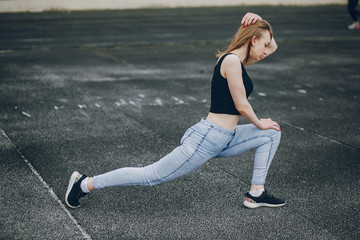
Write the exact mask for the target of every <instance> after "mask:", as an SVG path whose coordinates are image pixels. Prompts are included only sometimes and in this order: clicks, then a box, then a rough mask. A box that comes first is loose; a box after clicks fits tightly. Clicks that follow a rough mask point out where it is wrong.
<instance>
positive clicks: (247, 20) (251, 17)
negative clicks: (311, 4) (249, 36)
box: [241, 12, 262, 27]
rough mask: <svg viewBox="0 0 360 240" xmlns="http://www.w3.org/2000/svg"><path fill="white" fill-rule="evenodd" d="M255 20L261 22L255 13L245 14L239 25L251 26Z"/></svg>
mask: <svg viewBox="0 0 360 240" xmlns="http://www.w3.org/2000/svg"><path fill="white" fill-rule="evenodd" d="M257 20H262V18H261V17H260V16H259V15H257V14H255V13H250V12H248V13H246V14H245V16H244V17H243V18H242V20H241V25H244V27H248V26H250V25H251V24H254V23H256V21H257Z"/></svg>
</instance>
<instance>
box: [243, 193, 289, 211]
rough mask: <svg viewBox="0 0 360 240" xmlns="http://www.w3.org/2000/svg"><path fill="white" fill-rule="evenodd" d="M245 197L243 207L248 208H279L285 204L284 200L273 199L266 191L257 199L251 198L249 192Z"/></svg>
mask: <svg viewBox="0 0 360 240" xmlns="http://www.w3.org/2000/svg"><path fill="white" fill-rule="evenodd" d="M245 196H246V199H245V201H244V206H245V207H248V208H258V207H281V206H284V205H285V203H286V202H285V201H284V200H282V199H280V198H276V197H274V196H273V195H271V194H270V193H268V192H267V191H266V190H265V191H264V192H263V193H262V194H261V195H260V196H259V197H253V196H251V194H250V193H249V192H247V193H246V194H245Z"/></svg>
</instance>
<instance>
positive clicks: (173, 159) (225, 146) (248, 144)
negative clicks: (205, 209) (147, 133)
mask: <svg viewBox="0 0 360 240" xmlns="http://www.w3.org/2000/svg"><path fill="white" fill-rule="evenodd" d="M280 135H281V133H280V132H279V131H276V130H273V129H268V130H260V129H259V128H257V127H256V126H254V125H253V124H246V125H238V126H237V127H236V129H235V130H233V131H231V130H227V129H225V128H222V127H221V126H219V125H217V124H215V123H212V122H210V121H208V120H205V119H202V120H201V121H200V122H198V123H197V124H195V125H194V126H192V127H190V128H189V129H188V130H187V131H186V132H185V134H184V136H183V137H182V139H181V141H180V146H179V147H177V148H175V149H174V150H173V151H172V152H171V153H169V154H168V155H166V156H165V157H163V158H162V159H160V160H159V161H157V162H155V163H153V164H151V165H148V166H146V167H140V168H135V167H125V168H119V169H117V170H114V171H111V172H107V173H105V174H102V175H98V176H95V177H94V186H95V189H101V188H105V187H112V186H125V185H143V186H152V185H156V184H160V183H163V182H167V181H170V180H173V179H176V178H179V177H181V176H184V175H186V174H188V173H190V172H192V171H194V170H195V169H197V168H199V167H200V166H201V165H202V164H204V163H205V162H206V161H208V160H209V159H211V158H214V157H229V156H235V155H238V154H240V153H243V152H245V151H247V150H250V149H253V148H256V152H255V160H254V169H253V176H252V180H251V184H254V185H262V184H265V179H266V175H267V172H268V169H269V166H270V163H271V161H272V159H273V157H274V154H275V152H276V149H277V147H278V145H279V143H280Z"/></svg>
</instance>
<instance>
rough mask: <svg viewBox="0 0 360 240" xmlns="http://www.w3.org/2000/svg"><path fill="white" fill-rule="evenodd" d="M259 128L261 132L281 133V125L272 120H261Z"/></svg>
mask: <svg viewBox="0 0 360 240" xmlns="http://www.w3.org/2000/svg"><path fill="white" fill-rule="evenodd" d="M258 128H260V129H261V130H265V129H275V130H276V131H280V125H279V124H278V123H277V122H275V121H273V120H272V119H271V118H266V119H264V118H261V119H260V123H259V126H258Z"/></svg>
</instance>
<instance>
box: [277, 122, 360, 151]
mask: <svg viewBox="0 0 360 240" xmlns="http://www.w3.org/2000/svg"><path fill="white" fill-rule="evenodd" d="M283 123H285V124H286V125H288V126H291V127H294V128H296V129H299V130H301V131H307V132H309V133H310V134H312V135H315V136H318V137H320V138H323V139H326V140H328V141H330V142H333V143H336V144H339V145H341V146H344V147H347V148H350V149H352V150H355V151H360V149H359V148H358V147H354V146H351V145H348V144H345V143H342V142H339V141H336V140H334V139H332V138H329V137H326V136H323V135H321V134H319V133H316V132H314V131H312V130H309V129H305V128H303V127H299V126H296V125H294V124H291V123H289V122H286V121H283Z"/></svg>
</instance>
